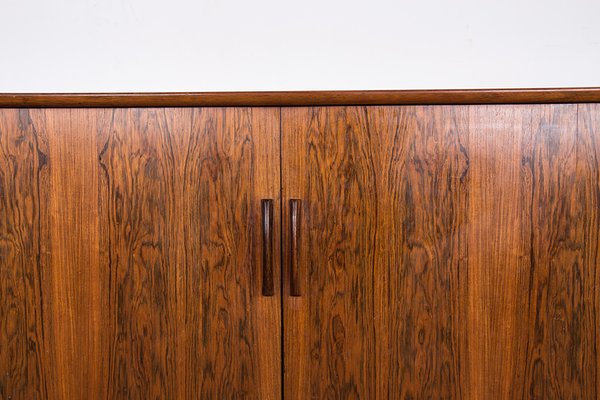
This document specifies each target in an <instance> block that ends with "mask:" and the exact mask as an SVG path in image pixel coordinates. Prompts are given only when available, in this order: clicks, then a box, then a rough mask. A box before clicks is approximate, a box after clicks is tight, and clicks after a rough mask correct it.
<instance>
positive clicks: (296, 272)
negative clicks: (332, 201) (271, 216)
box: [290, 199, 302, 297]
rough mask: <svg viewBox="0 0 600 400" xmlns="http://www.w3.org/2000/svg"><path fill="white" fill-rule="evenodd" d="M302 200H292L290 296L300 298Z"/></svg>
mask: <svg viewBox="0 0 600 400" xmlns="http://www.w3.org/2000/svg"><path fill="white" fill-rule="evenodd" d="M301 215H302V200H299V199H291V200H290V229H291V234H290V295H291V296H296V297H297V296H300V262H299V258H300V256H299V252H300V217H301Z"/></svg>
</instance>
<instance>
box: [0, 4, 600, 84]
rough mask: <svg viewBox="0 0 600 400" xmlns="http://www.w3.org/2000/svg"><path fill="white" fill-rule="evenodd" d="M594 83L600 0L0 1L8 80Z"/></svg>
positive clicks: (2, 75) (1, 66) (0, 78)
mask: <svg viewBox="0 0 600 400" xmlns="http://www.w3.org/2000/svg"><path fill="white" fill-rule="evenodd" d="M567 86H600V0H560V1H557V0H521V1H517V0H504V1H501V0H498V1H490V0H413V1H390V0H387V1H385V0H368V1H355V0H296V1H285V0H161V1H158V0H0V92H130V91H138V92H146V91H239V90H315V89H338V90H342V89H428V88H499V87H504V88H509V87H567Z"/></svg>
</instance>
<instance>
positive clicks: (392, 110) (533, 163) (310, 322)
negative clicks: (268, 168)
mask: <svg viewBox="0 0 600 400" xmlns="http://www.w3.org/2000/svg"><path fill="white" fill-rule="evenodd" d="M599 115H600V109H599V108H598V107H597V106H583V105H580V106H579V116H578V106H577V105H519V106H513V105H504V106H404V107H317V108H285V109H283V112H282V127H283V131H282V160H283V170H282V172H283V202H282V204H283V207H284V210H283V214H282V215H283V233H284V237H283V240H284V241H283V246H284V253H283V254H284V260H285V267H284V293H283V299H284V300H283V302H284V303H283V304H284V354H285V357H284V363H285V368H284V370H285V373H284V391H285V395H286V398H288V399H308V398H328V399H351V398H352V399H358V398H361V399H427V398H444V399H449V398H454V399H458V398H463V399H521V398H523V399H525V398H527V399H528V398H547V399H550V398H585V399H596V398H598V395H599V393H598V386H597V378H596V377H597V376H598V372H599V370H598V361H599V359H598V352H597V351H596V349H597V348H598V345H599V344H600V342H599V340H598V333H597V328H596V327H597V326H598V324H599V323H600V319H599V318H600V317H598V310H599V309H600V307H599V306H600V302H599V295H598V293H597V292H598V290H597V289H595V288H597V287H598V284H599V283H600V282H599V276H600V274H598V272H597V271H596V270H597V267H598V265H600V260H599V258H598V257H599V256H598V254H599V248H598V243H599V239H598V238H599V235H598V234H599V226H600V217H599V213H598V207H599V206H600V188H599V180H598V179H599V178H598V176H600V175H599V164H598V159H600V145H599V143H600V140H598V133H599V131H598V129H600V128H599V127H600V122H599V121H600V119H599V117H598V116H599ZM578 118H579V120H578ZM293 199H300V200H301V201H302V202H301V206H300V208H299V209H298V211H296V210H294V209H293V207H296V206H297V205H298V203H297V202H295V203H290V201H291V200H293ZM295 278H296V280H294V279H295Z"/></svg>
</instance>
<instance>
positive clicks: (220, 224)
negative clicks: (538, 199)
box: [0, 108, 281, 399]
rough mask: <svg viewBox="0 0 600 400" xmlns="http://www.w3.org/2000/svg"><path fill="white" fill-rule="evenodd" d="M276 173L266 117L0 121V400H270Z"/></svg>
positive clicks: (276, 306)
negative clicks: (267, 206)
mask: <svg viewBox="0 0 600 400" xmlns="http://www.w3.org/2000/svg"><path fill="white" fill-rule="evenodd" d="M279 165H280V157H279V110H278V109H268V108H266V109H259V108H252V109H250V108H245V109H243V108H229V109H221V108H195V109H194V108H167V109H151V108H145V109H63V110H60V109H46V110H44V109H31V110H26V109H22V110H9V109H5V110H1V111H0V278H1V279H0V398H3V399H9V398H13V399H25V398H27V399H37V398H40V399H41V398H50V399H106V398H110V399H193V398H197V399H231V398H254V399H276V398H280V397H281V378H280V377H281V353H280V347H281V343H280V340H281V336H280V329H281V325H280V306H281V304H280V297H279V289H278V288H279V271H280V269H279V257H278V256H276V255H278V254H279V252H280V250H279V240H278V239H273V236H272V235H273V233H272V232H268V231H267V232H265V235H266V237H267V239H268V238H269V234H271V236H270V238H271V239H272V246H268V245H267V246H264V247H265V248H266V249H268V250H269V251H270V252H272V253H273V254H271V255H268V256H269V257H270V260H271V262H272V269H273V271H272V274H273V275H272V276H273V280H274V281H273V287H274V291H273V294H274V295H273V296H263V294H262V284H263V278H265V279H267V278H269V277H267V276H265V277H263V276H262V271H263V267H262V259H263V258H264V257H265V256H267V255H265V254H262V249H263V243H262V238H263V232H262V229H261V227H262V225H263V220H262V217H263V216H262V212H261V199H273V200H274V201H273V209H272V211H273V212H272V213H271V217H272V218H274V219H272V220H271V221H270V222H269V223H267V224H264V225H266V226H267V227H271V228H272V229H273V232H279V229H280V228H279V219H278V217H277V216H278V215H279V195H280V174H279ZM276 237H277V238H278V236H276Z"/></svg>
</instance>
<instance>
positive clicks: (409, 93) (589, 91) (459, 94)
mask: <svg viewBox="0 0 600 400" xmlns="http://www.w3.org/2000/svg"><path fill="white" fill-rule="evenodd" d="M524 103H600V87H593V88H560V89H465V90H363V91H297V92H204V93H52V94H50V93H48V94H25V93H6V94H0V107H4V108H20V107H31V108H37V107H72V108H79V107H111V108H112V107H226V106H241V107H244V106H263V107H264V106H325V105H331V106H333V105H404V104H524Z"/></svg>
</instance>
